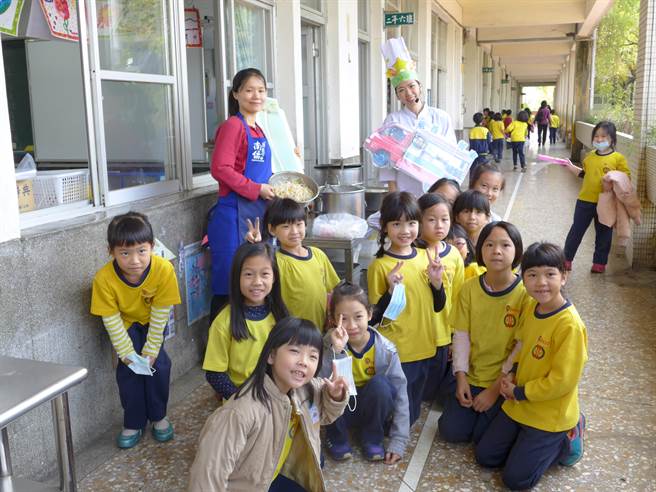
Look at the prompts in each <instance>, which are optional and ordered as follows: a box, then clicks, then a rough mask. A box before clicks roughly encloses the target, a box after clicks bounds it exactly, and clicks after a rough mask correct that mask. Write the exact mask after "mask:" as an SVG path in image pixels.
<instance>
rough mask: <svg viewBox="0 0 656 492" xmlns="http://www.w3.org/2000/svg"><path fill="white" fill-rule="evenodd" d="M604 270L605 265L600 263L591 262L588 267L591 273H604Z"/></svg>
mask: <svg viewBox="0 0 656 492" xmlns="http://www.w3.org/2000/svg"><path fill="white" fill-rule="evenodd" d="M605 271H606V265H602V264H601V263H593V264H592V268H591V269H590V272H591V273H604V272H605Z"/></svg>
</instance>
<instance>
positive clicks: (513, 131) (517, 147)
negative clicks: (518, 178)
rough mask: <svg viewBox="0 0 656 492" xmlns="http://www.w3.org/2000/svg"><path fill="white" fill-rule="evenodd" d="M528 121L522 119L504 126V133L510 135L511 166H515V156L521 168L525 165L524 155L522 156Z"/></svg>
mask: <svg viewBox="0 0 656 492" xmlns="http://www.w3.org/2000/svg"><path fill="white" fill-rule="evenodd" d="M528 128H529V125H528V123H526V122H524V121H517V120H515V121H513V122H512V123H511V124H510V125H508V127H507V128H506V133H508V134H509V135H510V146H511V148H512V152H513V167H517V157H519V162H520V164H521V165H522V169H524V168H525V167H526V157H525V156H524V145H525V144H526V138H527V135H528Z"/></svg>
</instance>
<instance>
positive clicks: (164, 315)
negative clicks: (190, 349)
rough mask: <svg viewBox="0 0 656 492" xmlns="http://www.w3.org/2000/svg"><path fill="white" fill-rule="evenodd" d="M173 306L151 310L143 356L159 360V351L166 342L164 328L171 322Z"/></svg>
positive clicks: (157, 307) (156, 307) (155, 307)
mask: <svg viewBox="0 0 656 492" xmlns="http://www.w3.org/2000/svg"><path fill="white" fill-rule="evenodd" d="M170 312H171V306H163V307H162V306H153V307H152V308H151V310H150V324H149V325H148V336H147V337H146V343H145V345H144V347H143V350H142V351H141V355H150V356H151V357H153V358H157V355H158V354H159V349H160V347H161V346H162V342H163V341H164V328H166V323H167V322H168V320H169V313H170Z"/></svg>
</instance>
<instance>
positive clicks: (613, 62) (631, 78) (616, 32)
mask: <svg viewBox="0 0 656 492" xmlns="http://www.w3.org/2000/svg"><path fill="white" fill-rule="evenodd" d="M639 13H640V0H616V1H615V3H614V5H613V7H612V8H611V10H610V11H609V12H608V14H607V15H606V16H605V17H604V18H603V19H602V21H601V23H600V24H599V28H598V30H597V52H596V63H595V73H596V75H595V106H594V108H593V110H592V115H591V116H592V119H593V120H595V121H599V120H601V119H609V120H611V121H613V122H614V123H615V124H616V125H617V129H618V130H619V131H622V132H626V133H631V131H632V128H631V126H632V123H633V93H634V86H635V80H636V69H637V61H638V22H639Z"/></svg>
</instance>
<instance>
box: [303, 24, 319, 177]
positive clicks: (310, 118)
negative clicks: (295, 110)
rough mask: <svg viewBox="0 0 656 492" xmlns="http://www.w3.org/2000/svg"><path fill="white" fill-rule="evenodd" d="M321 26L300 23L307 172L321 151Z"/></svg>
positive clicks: (316, 160)
mask: <svg viewBox="0 0 656 492" xmlns="http://www.w3.org/2000/svg"><path fill="white" fill-rule="evenodd" d="M319 39H320V28H319V27H318V26H314V25H311V24H305V23H303V24H301V50H302V63H303V134H304V141H305V147H304V150H303V155H304V157H305V172H306V173H307V174H310V175H311V174H312V170H313V168H314V166H316V165H317V164H319V158H320V155H321V151H320V148H321V133H320V132H321V124H320V121H321V108H320V101H321V98H320V97H319V96H320V80H321V77H320V70H321V63H320V51H319Z"/></svg>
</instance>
